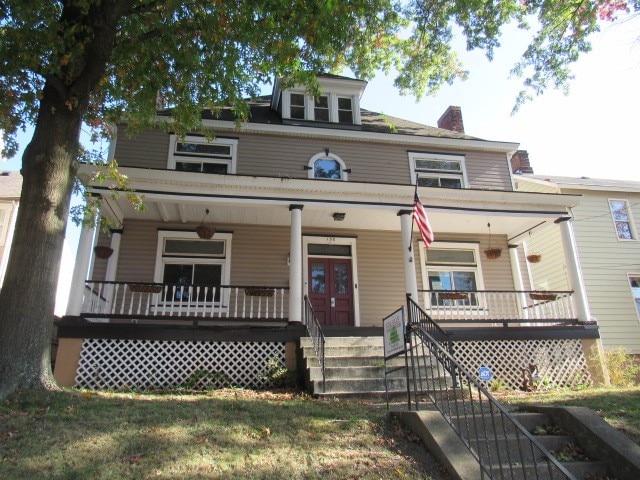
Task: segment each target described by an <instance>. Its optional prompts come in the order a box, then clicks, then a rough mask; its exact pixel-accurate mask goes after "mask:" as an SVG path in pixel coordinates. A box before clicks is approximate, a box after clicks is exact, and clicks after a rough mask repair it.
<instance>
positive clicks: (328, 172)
mask: <svg viewBox="0 0 640 480" xmlns="http://www.w3.org/2000/svg"><path fill="white" fill-rule="evenodd" d="M307 170H309V178H318V179H323V180H347V174H348V172H349V171H350V170H347V168H346V165H345V163H344V162H343V161H342V159H341V158H340V157H338V156H337V155H334V154H333V153H326V152H322V153H318V154H317V155H314V156H313V157H311V160H309V164H308V167H307Z"/></svg>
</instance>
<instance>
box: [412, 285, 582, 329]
mask: <svg viewBox="0 0 640 480" xmlns="http://www.w3.org/2000/svg"><path fill="white" fill-rule="evenodd" d="M572 294H573V292H572V291H566V290H554V291H547V290H544V291H539V290H521V291H519V290H516V291H514V290H420V291H419V294H418V298H419V299H420V302H421V303H422V305H423V308H424V309H425V310H426V311H428V312H429V315H430V316H431V318H433V319H434V320H435V321H437V322H442V323H452V322H463V323H504V326H507V325H508V324H509V323H522V324H532V323H541V324H545V325H547V324H553V323H566V322H568V321H576V319H577V317H576V314H575V310H574V308H573V302H572V299H571V296H572Z"/></svg>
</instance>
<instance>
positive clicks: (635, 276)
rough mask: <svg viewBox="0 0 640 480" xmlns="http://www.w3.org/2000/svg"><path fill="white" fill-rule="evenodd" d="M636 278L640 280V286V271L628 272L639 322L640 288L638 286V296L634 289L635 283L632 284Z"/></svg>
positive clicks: (632, 298)
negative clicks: (639, 302) (632, 280)
mask: <svg viewBox="0 0 640 480" xmlns="http://www.w3.org/2000/svg"><path fill="white" fill-rule="evenodd" d="M632 278H636V279H637V280H638V282H639V287H640V273H628V274H627V282H628V283H629V290H630V291H631V300H633V306H634V308H635V311H636V317H637V319H638V322H640V305H639V304H638V301H640V288H638V287H637V288H638V296H636V292H634V291H633V285H631V279H632Z"/></svg>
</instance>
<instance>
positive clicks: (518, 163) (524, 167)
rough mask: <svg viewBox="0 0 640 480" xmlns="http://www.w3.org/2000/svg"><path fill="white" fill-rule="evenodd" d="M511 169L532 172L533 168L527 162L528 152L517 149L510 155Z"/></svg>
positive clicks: (519, 171) (516, 171)
mask: <svg viewBox="0 0 640 480" xmlns="http://www.w3.org/2000/svg"><path fill="white" fill-rule="evenodd" d="M511 171H512V172H513V173H531V174H532V173H533V168H531V165H530V164H529V152H527V151H526V150H518V151H517V152H516V153H514V154H513V155H512V157H511Z"/></svg>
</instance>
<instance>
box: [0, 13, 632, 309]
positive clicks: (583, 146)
mask: <svg viewBox="0 0 640 480" xmlns="http://www.w3.org/2000/svg"><path fill="white" fill-rule="evenodd" d="M622 20H623V19H622V18H621V19H620V20H619V21H618V22H616V23H613V24H606V25H604V26H603V29H602V31H601V32H600V33H598V34H595V35H593V36H592V44H593V50H592V51H591V52H589V53H587V54H584V55H583V56H582V57H581V58H580V60H579V61H578V62H577V63H576V64H575V65H574V66H573V68H572V71H573V73H574V75H575V79H574V80H573V81H572V82H571V85H570V92H569V95H568V96H564V95H563V94H562V93H560V92H558V91H554V90H548V91H547V92H545V93H544V95H542V96H539V97H536V98H535V99H534V100H533V101H531V102H529V103H527V104H525V105H524V106H522V107H521V109H520V111H519V112H518V113H516V114H515V115H513V116H512V115H511V110H512V107H513V105H514V102H515V99H516V96H517V94H518V92H519V91H520V88H521V84H522V79H519V78H510V76H509V72H510V70H511V68H512V67H513V66H514V65H515V63H516V62H517V61H518V59H519V58H520V56H521V54H522V52H524V50H525V48H526V46H527V43H528V40H529V38H530V33H527V32H523V31H519V30H517V29H509V30H506V31H505V33H504V34H503V36H502V41H501V43H502V46H501V47H500V48H499V49H497V50H496V51H495V54H494V59H493V61H491V62H489V61H488V60H487V59H486V57H485V55H484V53H482V52H478V51H476V52H465V51H464V43H463V39H462V38H458V39H456V49H457V50H458V52H459V53H460V56H461V59H462V61H463V63H464V65H465V68H466V69H467V70H468V71H469V72H470V75H469V78H468V79H467V80H466V81H456V82H455V83H454V84H453V85H452V86H444V87H442V88H441V89H440V91H439V92H438V93H437V94H436V95H435V96H433V97H428V98H424V99H422V100H421V101H420V102H416V100H415V98H413V97H409V96H405V97H403V96H400V95H399V94H398V92H397V90H396V89H395V88H394V87H393V79H392V78H391V77H386V76H385V75H383V74H379V75H377V76H376V77H375V78H374V79H373V80H371V81H370V82H369V84H368V85H367V89H366V90H365V93H364V95H363V97H362V99H361V105H362V107H363V108H366V109H368V110H372V111H378V112H382V113H385V114H386V115H389V116H394V117H400V118H403V119H406V120H411V121H414V122H418V123H423V124H426V125H432V126H435V125H436V124H437V120H438V118H439V117H440V115H441V114H442V113H443V112H444V111H445V110H446V109H447V107H448V106H449V105H457V106H459V107H461V109H462V116H463V121H464V126H465V132H466V133H467V134H468V135H471V136H475V137H479V138H483V139H486V140H496V141H507V142H516V143H519V144H520V148H521V149H523V150H527V151H528V152H529V159H530V162H531V166H532V167H533V170H534V172H535V173H536V174H539V175H550V176H551V175H566V176H574V177H582V176H587V177H592V178H610V179H624V180H636V181H640V148H638V139H639V137H640V126H639V125H640V122H638V113H637V112H638V111H640V41H639V40H638V39H639V38H640V33H639V32H640V15H637V16H635V18H633V19H631V20H627V21H622ZM30 134H31V132H29V131H28V132H26V133H25V134H23V135H21V136H20V137H19V142H20V144H21V147H22V148H24V147H25V146H26V143H27V142H28V141H29V139H30ZM20 156H21V152H19V154H18V155H16V157H14V158H13V159H10V160H8V161H6V162H2V163H0V170H19V169H20V164H21V162H20ZM78 234H79V232H78V228H76V227H74V226H73V224H72V223H71V222H69V227H68V229H67V241H66V242H65V250H64V253H63V261H62V265H63V266H64V265H73V264H74V258H75V248H76V244H77V238H78ZM59 283H60V285H61V286H62V287H63V288H61V289H59V291H58V297H57V302H56V314H62V313H64V310H65V308H66V298H67V297H68V288H69V285H70V283H71V269H70V268H62V271H61V278H60V282H59Z"/></svg>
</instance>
